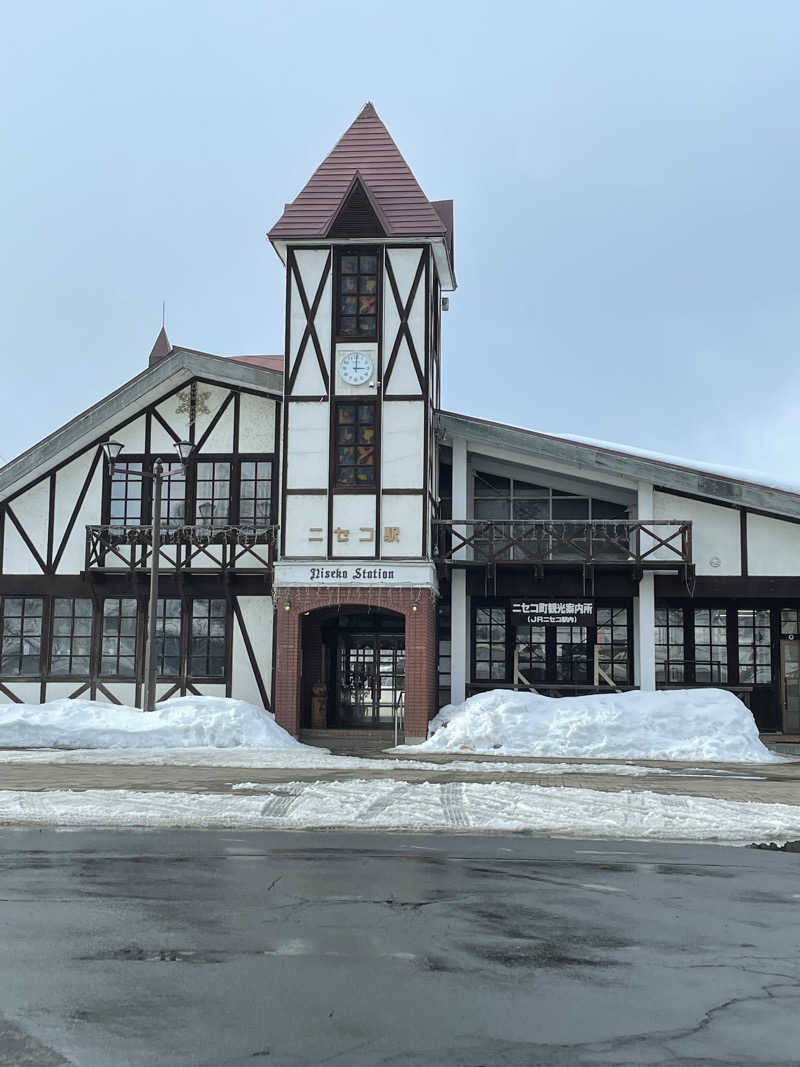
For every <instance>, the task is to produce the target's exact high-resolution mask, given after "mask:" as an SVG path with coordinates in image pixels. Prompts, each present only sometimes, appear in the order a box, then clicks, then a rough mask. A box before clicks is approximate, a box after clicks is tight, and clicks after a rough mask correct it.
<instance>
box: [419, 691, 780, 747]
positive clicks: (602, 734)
mask: <svg viewBox="0 0 800 1067" xmlns="http://www.w3.org/2000/svg"><path fill="white" fill-rule="evenodd" d="M428 735H429V736H428V740H427V741H424V742H423V743H422V744H420V745H417V746H415V748H418V749H422V750H427V751H438V752H457V751H466V752H491V753H494V754H495V755H498V754H503V755H526V756H562V757H563V756H567V757H572V758H575V757H581V758H587V757H595V758H597V757H600V758H608V757H617V758H618V757H632V758H636V759H668V760H712V761H719V760H721V761H725V762H731V763H773V762H779V761H780V757H777V756H775V755H773V753H771V752H770V751H769V749H768V748H767V747H766V746H765V745H764V744H762V742H761V741H760V740H759V737H758V730H757V728H756V724H755V722H754V720H753V716H752V715H751V713H750V711H749V710H748V709H747V708H746V707H745V706H744V704H743V703H742V702H741V700H739V699H738V697H736V696H734V694H733V693H729V692H726V691H725V690H722V689H680V690H668V691H661V692H655V693H642V692H630V693H602V694H597V695H592V696H585V697H545V696H539V695H538V694H535V693H527V692H525V693H515V692H513V691H510V690H506V689H493V690H492V691H491V692H488V693H481V694H479V695H478V696H474V697H470V698H469V699H468V700H466V701H464V703H463V704H448V706H447V707H446V708H442V710H441V711H440V712H439V714H438V715H437V716H436V718H435V719H433V721H432V722H431V723H430V726H429V728H428Z"/></svg>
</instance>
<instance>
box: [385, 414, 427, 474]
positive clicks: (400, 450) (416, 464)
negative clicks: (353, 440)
mask: <svg viewBox="0 0 800 1067" xmlns="http://www.w3.org/2000/svg"><path fill="white" fill-rule="evenodd" d="M381 440H382V450H381V451H382V457H383V458H382V482H381V484H382V486H383V488H384V489H421V488H422V477H423V470H424V467H423V462H424V448H425V405H424V403H423V402H422V401H420V402H419V404H417V403H415V402H414V401H395V402H394V403H392V402H391V401H389V400H387V401H385V402H384V405H383V421H382V424H381Z"/></svg>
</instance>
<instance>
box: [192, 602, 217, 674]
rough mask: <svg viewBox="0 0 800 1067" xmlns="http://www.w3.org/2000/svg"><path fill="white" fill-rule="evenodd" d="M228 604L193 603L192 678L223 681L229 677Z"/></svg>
mask: <svg viewBox="0 0 800 1067" xmlns="http://www.w3.org/2000/svg"><path fill="white" fill-rule="evenodd" d="M225 633H226V604H225V601H224V600H221V599H202V600H199V599H198V600H194V601H192V634H191V646H190V649H189V674H190V675H192V676H195V677H203V678H221V677H223V676H224V674H225Z"/></svg>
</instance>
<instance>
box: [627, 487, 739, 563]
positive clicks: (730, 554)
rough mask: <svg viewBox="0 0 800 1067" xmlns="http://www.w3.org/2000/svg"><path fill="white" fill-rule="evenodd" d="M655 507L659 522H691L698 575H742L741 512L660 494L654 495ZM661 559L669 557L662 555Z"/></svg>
mask: <svg viewBox="0 0 800 1067" xmlns="http://www.w3.org/2000/svg"><path fill="white" fill-rule="evenodd" d="M653 505H654V512H655V515H654V517H655V518H657V519H689V520H691V522H692V557H693V560H694V563H695V566H696V568H697V573H698V574H703V575H716V576H720V575H723V574H727V575H735V574H741V573H742V567H741V547H740V541H739V512H738V511H737V510H736V509H735V508H726V507H717V505H716V504H707V503H705V502H704V501H701V500H691V499H689V498H688V497H682V496H675V495H674V494H672V493H659V492H655V493H654V494H653ZM643 517H644V518H646V516H643ZM658 558H661V559H666V558H668V557H667V556H666V555H665V554H664V553H663V552H661V553H659V557H658ZM713 559H718V560H719V563H720V565H719V566H718V567H715V566H713V565H712V563H711V561H712V560H713Z"/></svg>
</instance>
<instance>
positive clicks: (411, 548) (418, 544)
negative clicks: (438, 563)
mask: <svg viewBox="0 0 800 1067" xmlns="http://www.w3.org/2000/svg"><path fill="white" fill-rule="evenodd" d="M387 527H397V528H398V529H399V531H400V533H399V540H398V541H386V540H385V539H384V531H385V530H386V528H387ZM380 540H381V556H382V557H383V558H384V559H390V558H392V557H396V556H421V555H422V497H421V496H391V495H388V496H387V495H384V496H383V498H382V501H381V529H380Z"/></svg>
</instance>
